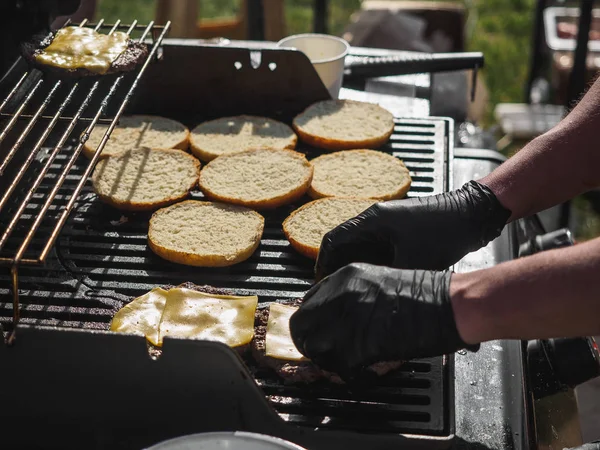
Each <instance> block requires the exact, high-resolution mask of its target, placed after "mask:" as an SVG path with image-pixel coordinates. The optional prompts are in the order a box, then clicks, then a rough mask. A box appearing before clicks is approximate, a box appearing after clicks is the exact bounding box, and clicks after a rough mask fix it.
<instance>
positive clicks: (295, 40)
mask: <svg viewBox="0 0 600 450" xmlns="http://www.w3.org/2000/svg"><path fill="white" fill-rule="evenodd" d="M277 46H278V47H285V48H295V49H297V50H300V51H301V52H302V53H304V54H305V55H306V56H308V59H310V62H311V63H312V64H313V66H314V68H315V70H316V71H317V73H318V74H319V77H320V78H321V81H322V82H323V84H324V85H325V87H326V88H327V90H328V91H329V93H330V94H331V97H333V98H338V94H339V93H340V88H341V87H342V79H343V78H344V59H345V58H346V55H347V54H348V50H349V49H350V45H349V44H348V43H347V42H346V41H345V40H343V39H341V38H339V37H336V36H330V35H328V34H313V33H306V34H295V35H293V36H288V37H286V38H283V39H282V40H280V41H279V42H278V43H277Z"/></svg>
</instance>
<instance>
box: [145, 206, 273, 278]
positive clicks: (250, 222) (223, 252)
mask: <svg viewBox="0 0 600 450" xmlns="http://www.w3.org/2000/svg"><path fill="white" fill-rule="evenodd" d="M264 222H265V220H264V218H263V217H262V216H261V215H260V214H258V213H257V212H255V211H252V210H251V209H248V208H244V207H243V206H235V205H226V204H223V203H212V202H201V201H196V200H186V201H184V202H181V203H177V204H175V205H172V206H169V207H167V208H163V209H160V210H158V211H156V212H155V213H154V214H153V215H152V218H151V219H150V227H149V230H148V245H149V247H150V249H151V250H152V251H153V252H154V253H156V254H157V255H158V256H160V257H161V258H164V259H166V260H168V261H172V262H176V263H179V264H186V265H189V266H202V267H224V266H231V265H233V264H237V263H239V262H242V261H244V260H246V259H248V258H249V257H250V256H251V255H252V253H254V251H255V250H256V248H257V247H258V244H259V243H260V238H261V237H262V233H263V229H264Z"/></svg>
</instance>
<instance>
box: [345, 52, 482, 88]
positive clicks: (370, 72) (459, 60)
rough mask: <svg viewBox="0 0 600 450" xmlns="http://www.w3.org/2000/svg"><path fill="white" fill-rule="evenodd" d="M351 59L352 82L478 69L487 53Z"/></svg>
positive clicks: (348, 68)
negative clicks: (393, 76) (374, 78)
mask: <svg viewBox="0 0 600 450" xmlns="http://www.w3.org/2000/svg"><path fill="white" fill-rule="evenodd" d="M347 60H348V62H347V63H346V67H345V71H344V78H345V79H346V80H349V81H354V80H358V79H365V78H373V77H384V76H391V75H409V74H416V73H435V72H452V71H456V70H469V69H471V70H474V71H476V70H477V69H480V68H481V67H483V64H484V58H483V53H481V52H469V53H415V54H409V55H389V56H387V55H386V56H352V57H351V58H348V59H347Z"/></svg>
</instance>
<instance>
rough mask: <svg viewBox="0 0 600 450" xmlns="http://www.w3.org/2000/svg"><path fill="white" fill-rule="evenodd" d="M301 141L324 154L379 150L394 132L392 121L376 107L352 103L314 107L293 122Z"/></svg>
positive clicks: (344, 102) (391, 117)
mask: <svg viewBox="0 0 600 450" xmlns="http://www.w3.org/2000/svg"><path fill="white" fill-rule="evenodd" d="M293 127H294V130H295V131H296V133H298V136H299V137H300V139H301V140H302V141H304V142H306V143H307V144H309V145H312V146H315V147H319V148H323V149H326V150H347V149H355V148H378V147H380V146H382V145H383V144H385V143H386V142H387V140H388V139H389V137H390V136H391V135H392V133H393V131H394V117H393V116H392V114H391V113H390V112H389V111H388V110H386V109H384V108H382V107H381V106H379V105H375V104H373V103H365V102H357V101H354V100H325V101H322V102H318V103H315V104H313V105H311V106H309V107H308V108H306V110H305V111H304V112H302V113H301V114H299V115H298V116H296V118H295V119H294V122H293Z"/></svg>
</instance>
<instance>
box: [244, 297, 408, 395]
mask: <svg viewBox="0 0 600 450" xmlns="http://www.w3.org/2000/svg"><path fill="white" fill-rule="evenodd" d="M301 303H302V302H301V301H300V300H292V301H287V302H282V304H285V305H287V306H294V307H298V306H300V304H301ZM268 320H269V308H268V307H267V308H262V309H257V310H256V321H255V327H254V339H252V342H251V343H250V345H251V351H252V356H253V357H254V359H255V360H256V362H257V364H258V365H259V366H261V367H266V368H269V369H272V370H274V371H275V373H277V375H279V376H280V377H281V378H283V380H284V381H286V382H289V383H314V382H315V381H319V380H326V381H329V382H332V383H336V384H343V383H344V382H343V381H342V379H341V378H340V376H339V375H337V374H336V373H333V372H328V371H326V370H323V369H320V368H319V367H317V366H316V365H315V364H314V363H312V362H311V361H308V360H306V361H284V360H281V359H276V358H271V357H270V356H267V354H266V337H267V323H268ZM401 365H402V361H386V362H378V363H375V364H372V365H370V366H368V367H367V368H366V370H367V371H369V372H372V373H373V374H374V375H376V376H383V375H386V374H387V373H390V372H392V371H394V370H396V369H398V368H399V367H400V366H401Z"/></svg>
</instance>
